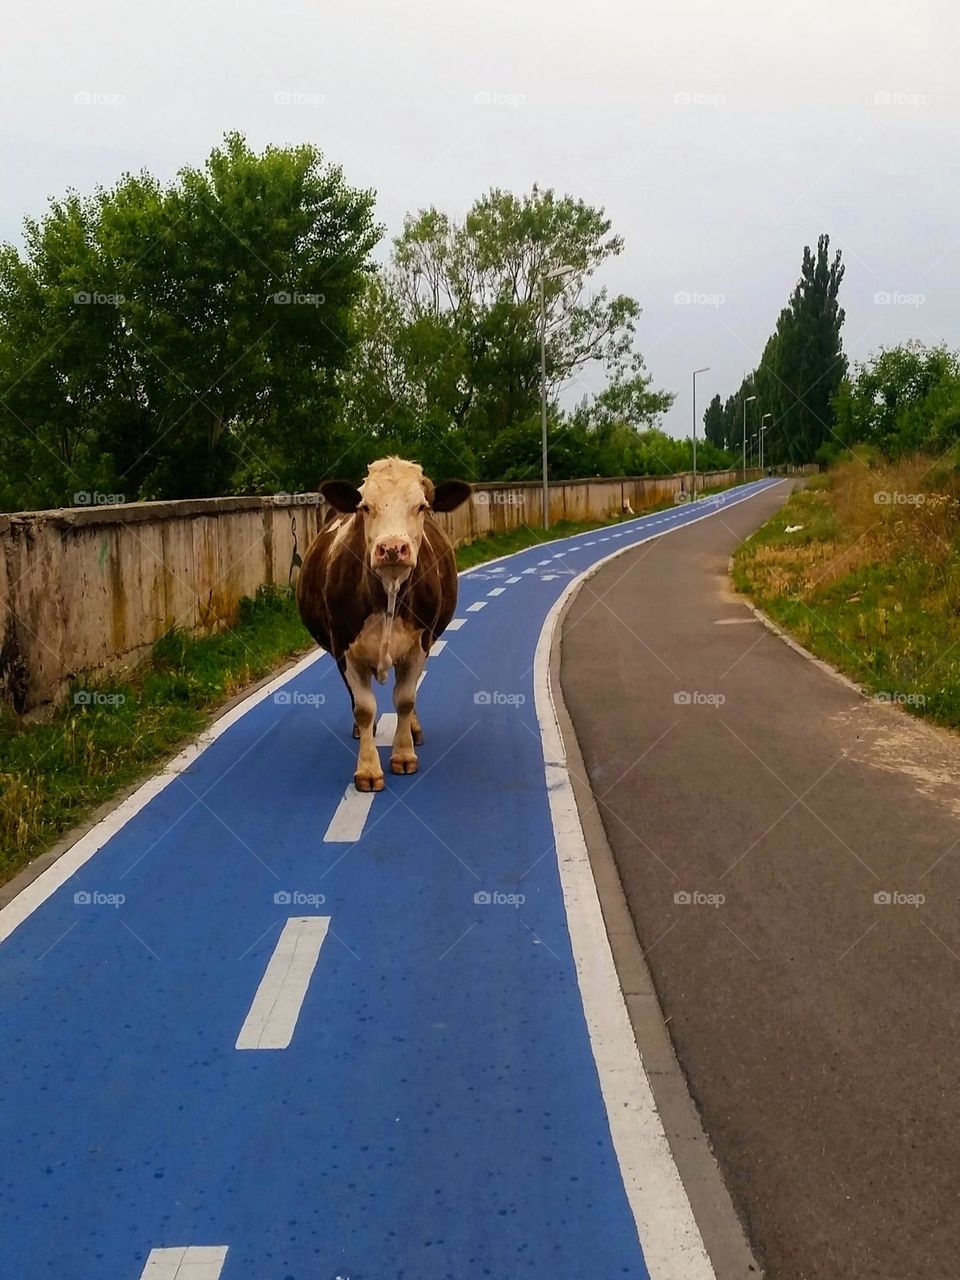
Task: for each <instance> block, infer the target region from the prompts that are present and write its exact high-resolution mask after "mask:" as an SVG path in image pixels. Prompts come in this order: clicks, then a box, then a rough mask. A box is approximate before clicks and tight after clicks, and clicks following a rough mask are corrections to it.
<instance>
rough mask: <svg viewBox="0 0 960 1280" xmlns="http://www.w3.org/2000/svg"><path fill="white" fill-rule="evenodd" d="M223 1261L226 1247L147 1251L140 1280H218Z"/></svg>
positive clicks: (199, 1246)
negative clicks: (145, 1262) (145, 1263)
mask: <svg viewBox="0 0 960 1280" xmlns="http://www.w3.org/2000/svg"><path fill="white" fill-rule="evenodd" d="M226 1257H227V1246H226V1245H187V1246H185V1247H182V1248H178V1249H151V1250H150V1253H149V1255H148V1257H147V1265H146V1266H145V1267H144V1268H143V1271H142V1272H141V1273H140V1280H219V1277H220V1272H221V1271H222V1270H223V1264H224V1262H225V1261H226Z"/></svg>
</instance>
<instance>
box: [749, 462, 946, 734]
mask: <svg viewBox="0 0 960 1280" xmlns="http://www.w3.org/2000/svg"><path fill="white" fill-rule="evenodd" d="M734 580H735V583H736V585H737V587H738V588H739V589H740V590H742V591H744V592H745V593H746V594H748V595H749V596H750V597H751V599H753V600H754V601H755V602H756V604H757V605H758V606H759V607H760V608H762V609H763V610H764V611H765V612H766V613H768V614H769V615H770V617H772V618H773V619H774V620H775V621H776V622H778V623H779V624H781V625H782V626H783V627H784V628H785V629H786V630H787V631H789V632H790V633H791V634H792V635H793V636H795V637H796V638H797V639H798V640H799V641H800V643H801V644H803V645H804V646H805V647H806V648H808V649H810V650H811V651H812V652H813V653H815V654H817V655H818V656H819V657H821V658H825V659H826V660H827V661H828V662H831V663H833V664H834V665H835V666H836V667H838V668H839V669H840V670H841V671H843V672H845V674H847V675H848V676H850V677H851V678H852V679H854V680H856V681H857V682H858V683H860V684H862V685H863V686H864V687H865V688H866V689H867V690H869V691H870V692H871V693H873V694H874V695H875V696H877V697H878V698H882V699H883V700H886V701H892V702H897V703H899V704H901V705H902V706H904V707H905V708H906V709H908V710H910V711H913V712H915V713H916V714H918V715H925V716H928V717H930V718H931V719H932V720H935V721H937V722H938V723H940V724H944V725H948V726H950V727H952V728H960V472H958V470H957V468H956V466H955V460H954V459H953V458H952V457H947V456H939V457H937V456H933V457H932V456H929V455H925V454H915V453H914V454H902V455H901V456H899V457H897V458H896V459H892V460H891V459H887V458H885V457H884V456H883V455H881V454H880V453H879V452H878V451H877V450H876V449H867V448H860V449H858V450H857V451H856V452H854V453H851V454H848V455H847V456H846V457H845V459H844V460H842V461H841V462H839V463H837V464H836V465H835V466H834V468H833V469H832V470H831V471H830V472H828V473H827V474H825V475H823V476H820V477H818V478H817V479H816V480H814V481H812V482H811V483H810V484H808V485H807V486H806V487H805V488H804V489H802V490H800V491H798V492H796V493H794V494H793V495H792V496H791V498H790V499H789V501H788V502H787V503H786V505H785V506H784V507H783V508H782V509H781V511H780V512H779V513H778V514H777V515H776V516H775V517H774V518H773V519H772V520H771V521H769V522H768V523H767V524H766V525H765V526H764V527H763V528H762V529H761V530H759V531H758V532H757V533H755V534H754V535H753V536H752V537H750V538H748V539H747V540H746V542H745V543H744V544H743V545H742V546H741V547H740V549H739V551H738V552H737V555H736V557H735V559H734Z"/></svg>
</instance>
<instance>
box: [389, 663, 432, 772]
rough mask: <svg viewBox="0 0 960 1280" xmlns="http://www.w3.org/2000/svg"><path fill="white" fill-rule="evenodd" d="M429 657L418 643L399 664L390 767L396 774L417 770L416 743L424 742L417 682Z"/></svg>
mask: <svg viewBox="0 0 960 1280" xmlns="http://www.w3.org/2000/svg"><path fill="white" fill-rule="evenodd" d="M426 659H427V655H426V654H425V653H424V651H423V648H422V646H421V645H419V644H418V645H416V646H415V647H414V648H413V649H411V650H410V652H409V653H408V655H407V656H406V657H405V658H404V660H403V662H402V663H398V664H397V666H396V675H397V678H396V684H395V685H394V686H393V705H394V706H395V707H396V709H397V731H396V733H395V734H394V735H393V750H392V752H391V753H390V768H391V769H392V770H393V772H394V773H416V772H417V763H418V762H417V753H416V752H415V751H414V749H413V747H414V743H418V744H419V743H420V742H422V741H423V734H422V732H421V730H420V721H419V720H418V719H417V710H416V697H417V681H418V680H419V679H420V673H421V671H423V664H424V662H425V661H426Z"/></svg>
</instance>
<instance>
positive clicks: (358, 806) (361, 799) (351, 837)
mask: <svg viewBox="0 0 960 1280" xmlns="http://www.w3.org/2000/svg"><path fill="white" fill-rule="evenodd" d="M422 678H423V677H422V676H421V679H422ZM417 687H418V688H419V687H420V686H419V685H418V686H417ZM375 795H376V792H375V791H358V790H357V788H356V787H355V786H354V785H353V783H352V782H351V783H350V785H349V786H348V787H347V789H346V791H345V792H344V793H343V797H342V799H341V800H340V803H339V804H338V805H337V807H336V810H335V811H334V815H333V817H332V818H331V819H330V825H329V827H327V829H326V831H325V832H324V836H323V843H324V844H344V843H349V844H353V842H354V841H355V840H359V839H360V837H361V836H362V835H363V824H364V823H365V822H366V820H367V814H368V813H369V812H370V806H371V805H372V804H373V800H374V796H375Z"/></svg>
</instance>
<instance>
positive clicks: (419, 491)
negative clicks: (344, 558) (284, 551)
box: [320, 458, 470, 579]
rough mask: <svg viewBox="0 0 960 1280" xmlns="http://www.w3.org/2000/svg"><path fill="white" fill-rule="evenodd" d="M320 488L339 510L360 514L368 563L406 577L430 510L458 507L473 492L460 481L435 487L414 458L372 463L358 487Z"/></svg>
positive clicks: (333, 484) (382, 571) (332, 483)
mask: <svg viewBox="0 0 960 1280" xmlns="http://www.w3.org/2000/svg"><path fill="white" fill-rule="evenodd" d="M320 492H321V493H322V494H323V496H324V497H325V498H326V500H327V501H328V502H329V503H330V505H331V506H332V507H334V508H335V509H336V510H337V511H342V512H346V513H350V512H356V515H357V517H358V518H359V519H360V520H362V521H363V536H364V542H365V544H366V554H367V562H368V564H369V565H370V568H371V569H373V570H375V571H376V572H377V573H380V574H386V575H387V576H389V577H395V578H400V579H403V578H406V577H407V575H408V574H409V572H410V570H412V569H413V568H414V567H415V566H416V563H417V557H418V555H419V554H420V544H421V542H422V541H423V520H424V516H425V515H426V513H427V512H428V511H454V510H456V508H457V507H459V506H460V504H461V503H463V502H466V500H467V498H469V496H470V486H469V485H468V484H465V483H464V482H463V481H462V480H444V481H443V482H442V483H441V484H438V485H437V486H436V487H434V484H433V481H432V480H430V479H429V478H428V477H427V476H425V475H424V474H423V468H422V467H421V466H420V465H419V464H418V463H416V462H405V461H404V459H403V458H381V459H380V461H379V462H371V464H370V466H369V467H368V469H367V475H366V479H365V480H364V482H363V484H362V485H361V486H360V488H359V489H355V488H354V487H353V485H351V484H348V483H347V482H346V481H344V480H330V481H327V483H325V484H322V485H321V486H320Z"/></svg>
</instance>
